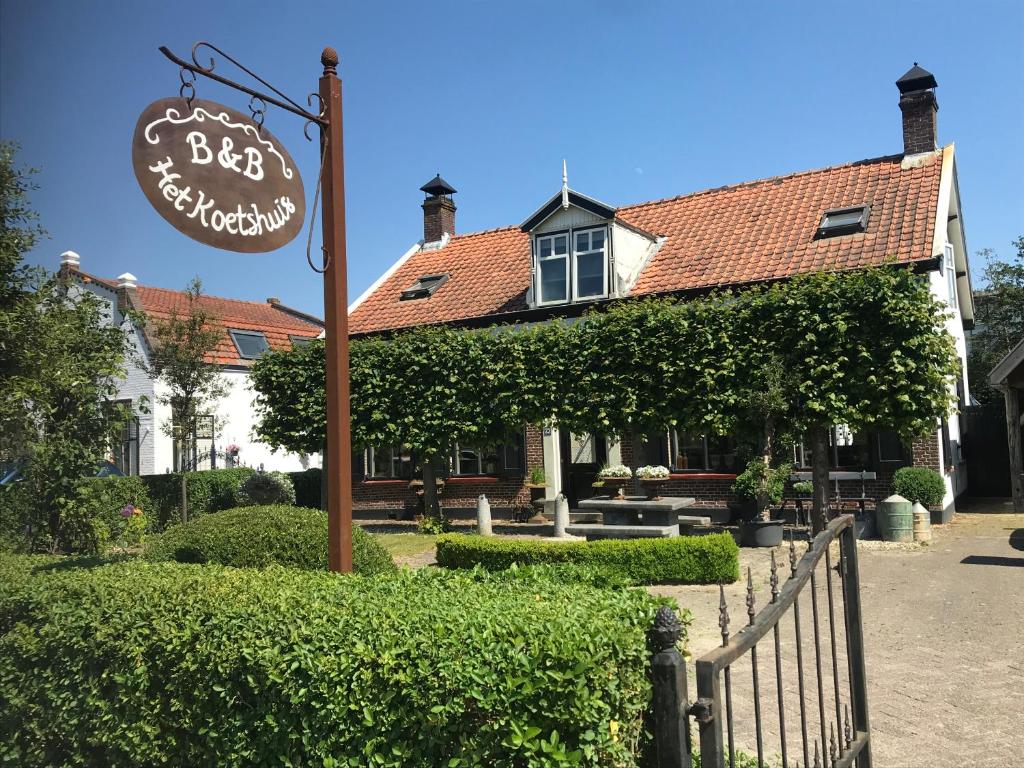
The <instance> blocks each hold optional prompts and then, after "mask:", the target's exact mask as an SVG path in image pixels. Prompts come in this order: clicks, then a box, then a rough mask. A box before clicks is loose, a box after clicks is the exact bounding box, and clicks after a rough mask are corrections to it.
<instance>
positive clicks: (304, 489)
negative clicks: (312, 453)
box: [286, 467, 323, 509]
mask: <svg viewBox="0 0 1024 768" xmlns="http://www.w3.org/2000/svg"><path fill="white" fill-rule="evenodd" d="M286 474H287V475H288V477H290V478H291V481H292V485H293V486H294V487H295V504H296V505H297V506H299V507H309V508H310V509H320V508H321V507H323V504H321V502H320V485H321V475H322V473H321V471H320V469H319V468H317V467H310V468H309V469H307V470H305V471H303V472H287V473H286Z"/></svg>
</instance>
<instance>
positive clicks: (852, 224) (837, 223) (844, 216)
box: [817, 205, 871, 239]
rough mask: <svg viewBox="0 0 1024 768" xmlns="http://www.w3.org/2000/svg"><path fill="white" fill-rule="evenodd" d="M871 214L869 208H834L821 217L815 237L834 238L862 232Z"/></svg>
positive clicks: (857, 206)
mask: <svg viewBox="0 0 1024 768" xmlns="http://www.w3.org/2000/svg"><path fill="white" fill-rule="evenodd" d="M870 214H871V206H868V205H856V206H853V207H851V208H835V209H833V210H831V211H825V214H824V215H823V216H822V217H821V225H820V226H819V227H818V233H817V237H818V238H819V239H820V238H823V237H836V236H838V235H852V234H853V233H854V232H863V231H864V230H865V229H867V227H868V216H869V215H870Z"/></svg>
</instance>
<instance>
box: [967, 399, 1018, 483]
mask: <svg viewBox="0 0 1024 768" xmlns="http://www.w3.org/2000/svg"><path fill="white" fill-rule="evenodd" d="M960 424H961V425H962V426H963V429H964V434H963V436H962V437H961V444H962V446H963V451H964V461H965V462H967V495H968V496H976V497H977V496H981V497H984V496H1009V495H1010V448H1009V443H1008V442H1007V439H1006V415H1005V411H1004V410H1003V406H1002V405H1000V404H995V405H972V406H970V407H968V408H964V410H963V414H962V415H961V418H960Z"/></svg>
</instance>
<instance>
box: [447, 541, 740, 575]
mask: <svg viewBox="0 0 1024 768" xmlns="http://www.w3.org/2000/svg"><path fill="white" fill-rule="evenodd" d="M436 547H437V562H438V565H442V566H444V567H446V568H473V567H474V566H477V565H480V566H482V567H484V568H486V569H488V570H500V569H502V568H508V567H509V566H511V565H512V564H513V563H518V564H520V565H533V564H538V563H578V564H589V565H597V566H602V567H603V568H607V569H611V570H615V571H618V572H620V573H621V574H622V575H623V576H624V577H625V578H627V579H628V580H629V581H630V582H631V583H633V584H718V583H719V582H723V581H724V582H733V581H736V579H738V578H739V576H740V574H739V559H738V557H739V547H737V546H736V541H735V540H734V539H733V537H732V536H731V535H729V534H728V533H714V534H710V535H708V536H676V537H673V538H666V539H604V540H602V541H574V542H554V541H539V540H531V539H504V538H498V537H490V536H467V535H465V534H458V533H452V534H445V535H443V536H439V537H438V539H437V543H436Z"/></svg>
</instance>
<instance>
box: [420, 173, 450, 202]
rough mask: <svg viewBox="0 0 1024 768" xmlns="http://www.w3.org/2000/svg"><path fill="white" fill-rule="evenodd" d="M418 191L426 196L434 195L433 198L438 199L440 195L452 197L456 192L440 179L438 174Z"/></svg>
mask: <svg viewBox="0 0 1024 768" xmlns="http://www.w3.org/2000/svg"><path fill="white" fill-rule="evenodd" d="M420 190H421V191H423V192H426V193H427V194H428V195H434V196H435V197H439V196H441V195H453V194H455V192H456V191H457V190H456V189H455V187H453V186H452V185H451V184H449V183H448V182H447V181H445V180H444V179H442V178H441V174H440V173H439V174H437V176H435V177H434V178H432V179H431V180H430V181H428V182H427V183H426V184H424V185H423V186H422V187H420Z"/></svg>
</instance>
